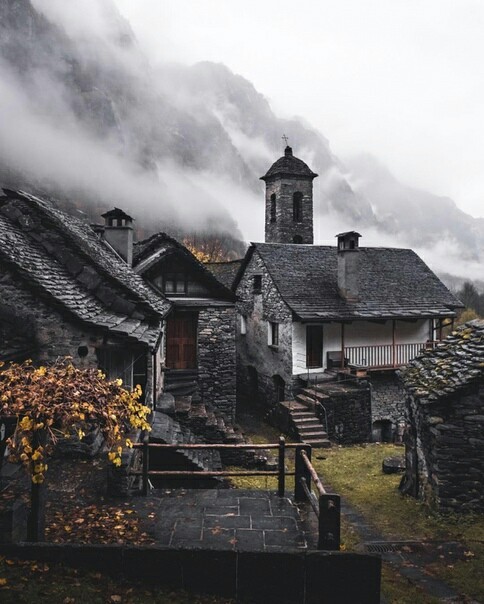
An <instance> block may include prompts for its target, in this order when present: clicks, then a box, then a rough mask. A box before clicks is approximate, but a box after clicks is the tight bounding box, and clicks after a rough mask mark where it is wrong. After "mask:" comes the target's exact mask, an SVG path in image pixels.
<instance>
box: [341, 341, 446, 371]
mask: <svg viewBox="0 0 484 604" xmlns="http://www.w3.org/2000/svg"><path fill="white" fill-rule="evenodd" d="M438 343H439V342H430V341H429V342H418V343H415V344H413V343H412V344H376V345H372V346H345V349H344V350H345V359H347V363H348V364H349V365H361V366H363V367H367V368H368V369H393V368H395V367H401V366H402V365H406V364H407V363H408V362H409V361H411V360H412V359H414V358H415V357H416V356H417V355H418V354H419V352H421V351H422V350H425V349H428V348H434V347H435V346H436V345H437V344H438Z"/></svg>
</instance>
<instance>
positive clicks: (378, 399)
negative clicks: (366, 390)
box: [370, 371, 406, 440]
mask: <svg viewBox="0 0 484 604" xmlns="http://www.w3.org/2000/svg"><path fill="white" fill-rule="evenodd" d="M370 384H371V420H372V423H374V422H385V421H389V422H391V429H390V430H391V438H390V439H389V440H393V439H394V438H393V437H394V436H395V437H396V436H397V435H398V432H399V429H398V426H399V424H400V425H401V424H402V423H404V422H405V417H406V412H405V391H404V389H403V386H402V384H401V382H400V380H399V379H398V378H397V376H396V375H395V373H394V372H393V371H391V372H386V373H380V374H378V373H372V374H371V376H370ZM377 431H378V430H376V431H375V436H374V440H381V438H378V437H377V435H376V432H377Z"/></svg>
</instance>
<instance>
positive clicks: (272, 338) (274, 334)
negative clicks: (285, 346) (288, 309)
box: [268, 321, 279, 347]
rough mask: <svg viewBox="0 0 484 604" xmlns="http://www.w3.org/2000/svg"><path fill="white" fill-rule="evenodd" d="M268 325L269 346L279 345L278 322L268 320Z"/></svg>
mask: <svg viewBox="0 0 484 604" xmlns="http://www.w3.org/2000/svg"><path fill="white" fill-rule="evenodd" d="M268 327H269V333H268V336H269V338H268V340H269V342H268V343H269V346H274V347H277V346H279V323H274V322H272V321H270V322H269V323H268Z"/></svg>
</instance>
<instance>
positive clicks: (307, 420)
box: [292, 415, 321, 426]
mask: <svg viewBox="0 0 484 604" xmlns="http://www.w3.org/2000/svg"><path fill="white" fill-rule="evenodd" d="M292 421H293V422H294V423H295V424H297V425H298V426H306V425H307V424H314V423H316V424H319V425H321V422H320V421H319V419H318V418H317V417H314V415H313V416H312V417H293V418H292Z"/></svg>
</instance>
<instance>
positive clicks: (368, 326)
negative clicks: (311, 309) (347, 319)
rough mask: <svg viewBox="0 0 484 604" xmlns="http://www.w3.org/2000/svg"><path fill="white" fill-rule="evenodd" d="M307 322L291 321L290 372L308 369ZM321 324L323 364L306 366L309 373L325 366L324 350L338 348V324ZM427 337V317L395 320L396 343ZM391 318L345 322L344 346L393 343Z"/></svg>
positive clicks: (412, 341) (301, 371) (295, 373)
mask: <svg viewBox="0 0 484 604" xmlns="http://www.w3.org/2000/svg"><path fill="white" fill-rule="evenodd" d="M306 325H307V324H305V323H297V322H295V323H293V325H292V358H293V373H294V375H299V374H302V373H307V372H308V369H307V368H306ZM322 325H323V367H319V368H313V369H309V372H310V373H318V372H321V371H322V370H323V369H325V368H326V353H327V352H329V351H340V350H341V324H340V323H324V324H322ZM428 338H429V320H428V319H417V320H416V321H397V322H396V326H395V342H396V344H414V343H424V342H426V341H427V339H428ZM392 341H393V327H392V321H391V320H390V321H386V322H385V323H375V322H371V321H355V322H353V323H348V324H346V325H345V346H377V345H381V344H392Z"/></svg>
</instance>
